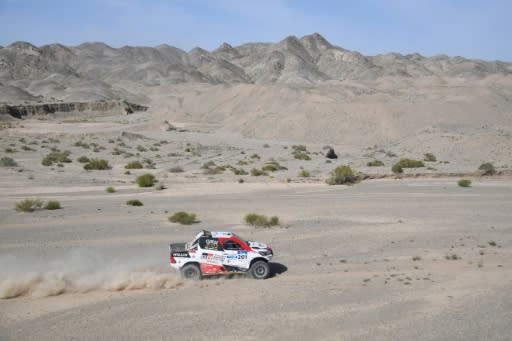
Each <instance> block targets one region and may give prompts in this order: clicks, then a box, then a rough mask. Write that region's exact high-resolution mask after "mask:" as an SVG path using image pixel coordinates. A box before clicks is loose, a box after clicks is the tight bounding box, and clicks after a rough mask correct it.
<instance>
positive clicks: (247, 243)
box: [233, 233, 249, 245]
mask: <svg viewBox="0 0 512 341" xmlns="http://www.w3.org/2000/svg"><path fill="white" fill-rule="evenodd" d="M233 237H235V238H237V239H239V240H241V241H242V242H244V243H245V244H246V245H249V241H248V240H247V239H245V238H242V237H240V236H239V235H236V234H234V233H233Z"/></svg>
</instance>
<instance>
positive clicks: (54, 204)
mask: <svg viewBox="0 0 512 341" xmlns="http://www.w3.org/2000/svg"><path fill="white" fill-rule="evenodd" d="M61 208H62V207H61V206H60V202H58V201H56V200H50V201H48V202H47V203H46V205H45V206H44V209H45V210H50V211H53V210H58V209H61Z"/></svg>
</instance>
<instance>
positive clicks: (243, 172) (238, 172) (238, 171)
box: [228, 166, 248, 175]
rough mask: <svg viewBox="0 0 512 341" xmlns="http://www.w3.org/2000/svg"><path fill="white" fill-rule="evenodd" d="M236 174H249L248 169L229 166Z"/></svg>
mask: <svg viewBox="0 0 512 341" xmlns="http://www.w3.org/2000/svg"><path fill="white" fill-rule="evenodd" d="M228 168H229V169H230V170H231V171H232V172H233V174H235V175H247V174H248V173H247V171H246V170H245V169H243V168H235V167H233V166H229V167H228Z"/></svg>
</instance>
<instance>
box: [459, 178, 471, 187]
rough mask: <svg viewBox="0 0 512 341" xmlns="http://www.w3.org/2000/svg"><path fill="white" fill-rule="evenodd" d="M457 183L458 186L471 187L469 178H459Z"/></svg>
mask: <svg viewBox="0 0 512 341" xmlns="http://www.w3.org/2000/svg"><path fill="white" fill-rule="evenodd" d="M457 185H459V187H471V180H468V179H460V180H459V181H457Z"/></svg>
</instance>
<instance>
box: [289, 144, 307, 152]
mask: <svg viewBox="0 0 512 341" xmlns="http://www.w3.org/2000/svg"><path fill="white" fill-rule="evenodd" d="M292 149H293V150H295V151H298V152H307V151H308V148H307V147H306V146H305V145H303V144H299V145H293V146H292Z"/></svg>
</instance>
